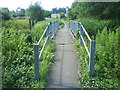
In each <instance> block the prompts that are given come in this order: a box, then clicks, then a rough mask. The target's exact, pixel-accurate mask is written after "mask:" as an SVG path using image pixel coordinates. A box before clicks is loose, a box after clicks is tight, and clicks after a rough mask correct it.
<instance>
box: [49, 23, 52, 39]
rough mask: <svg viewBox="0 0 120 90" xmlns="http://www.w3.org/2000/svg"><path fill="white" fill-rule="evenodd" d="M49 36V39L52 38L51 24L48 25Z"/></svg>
mask: <svg viewBox="0 0 120 90" xmlns="http://www.w3.org/2000/svg"><path fill="white" fill-rule="evenodd" d="M49 34H50V37H52V22H50V25H49Z"/></svg>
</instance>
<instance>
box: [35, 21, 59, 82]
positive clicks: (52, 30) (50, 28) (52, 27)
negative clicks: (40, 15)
mask: <svg viewBox="0 0 120 90" xmlns="http://www.w3.org/2000/svg"><path fill="white" fill-rule="evenodd" d="M58 27H59V22H58V21H53V22H49V23H48V24H47V26H46V29H45V30H44V32H43V34H42V36H41V38H40V39H39V41H38V43H37V44H35V45H34V75H35V79H36V80H39V79H40V70H39V61H40V58H41V55H42V53H43V51H44V48H45V46H46V44H47V42H48V40H49V38H50V37H54V36H55V34H56V33H57V31H58ZM45 34H46V40H45V42H44V44H43V46H42V49H41V50H40V53H39V45H40V44H41V41H42V40H43V38H44V37H45Z"/></svg>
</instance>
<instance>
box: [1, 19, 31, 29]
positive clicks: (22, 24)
mask: <svg viewBox="0 0 120 90" xmlns="http://www.w3.org/2000/svg"><path fill="white" fill-rule="evenodd" d="M2 26H3V27H5V28H13V29H17V30H24V29H29V21H28V20H15V19H13V20H9V21H4V22H3V23H2Z"/></svg>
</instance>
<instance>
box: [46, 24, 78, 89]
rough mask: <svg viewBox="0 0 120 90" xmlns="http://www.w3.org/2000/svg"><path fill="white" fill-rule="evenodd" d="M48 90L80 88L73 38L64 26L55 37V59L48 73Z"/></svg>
mask: <svg viewBox="0 0 120 90" xmlns="http://www.w3.org/2000/svg"><path fill="white" fill-rule="evenodd" d="M47 87H48V88H80V83H79V75H78V61H77V54H76V49H75V46H74V43H73V36H72V34H71V32H70V30H69V29H68V28H67V26H66V24H65V26H64V28H63V29H61V30H59V31H58V32H57V34H56V37H55V57H54V62H53V64H52V65H51V67H50V70H49V73H48V86H47Z"/></svg>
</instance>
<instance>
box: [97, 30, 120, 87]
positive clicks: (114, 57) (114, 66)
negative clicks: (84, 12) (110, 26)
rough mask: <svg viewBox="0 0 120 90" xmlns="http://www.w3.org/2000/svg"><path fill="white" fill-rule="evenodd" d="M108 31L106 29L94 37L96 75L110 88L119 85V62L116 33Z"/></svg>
mask: <svg viewBox="0 0 120 90" xmlns="http://www.w3.org/2000/svg"><path fill="white" fill-rule="evenodd" d="M119 30H120V28H118V29H116V30H115V31H116V32H111V31H108V30H107V28H104V30H103V31H102V32H101V33H100V32H99V33H98V34H97V36H96V42H97V43H96V74H97V76H99V77H102V78H103V79H106V83H109V84H111V87H114V88H116V87H118V84H120V83H119V82H120V78H119V77H120V73H119V72H120V66H119V65H120V61H119V59H118V31H119ZM111 81H112V83H111Z"/></svg>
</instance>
